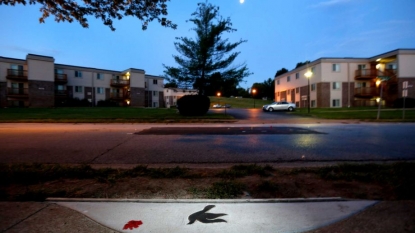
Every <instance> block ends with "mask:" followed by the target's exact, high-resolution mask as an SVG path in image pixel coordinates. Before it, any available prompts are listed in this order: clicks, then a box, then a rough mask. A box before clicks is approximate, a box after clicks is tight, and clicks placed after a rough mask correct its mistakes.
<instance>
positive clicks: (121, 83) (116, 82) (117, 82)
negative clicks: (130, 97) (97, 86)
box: [111, 79, 130, 87]
mask: <svg viewBox="0 0 415 233" xmlns="http://www.w3.org/2000/svg"><path fill="white" fill-rule="evenodd" d="M129 85H130V80H129V79H111V86H112V87H127V86H129Z"/></svg>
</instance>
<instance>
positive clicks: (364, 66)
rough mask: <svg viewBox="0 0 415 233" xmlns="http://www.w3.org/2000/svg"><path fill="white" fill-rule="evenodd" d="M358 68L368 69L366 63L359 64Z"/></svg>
mask: <svg viewBox="0 0 415 233" xmlns="http://www.w3.org/2000/svg"><path fill="white" fill-rule="evenodd" d="M357 69H358V70H364V69H366V65H365V64H360V65H357Z"/></svg>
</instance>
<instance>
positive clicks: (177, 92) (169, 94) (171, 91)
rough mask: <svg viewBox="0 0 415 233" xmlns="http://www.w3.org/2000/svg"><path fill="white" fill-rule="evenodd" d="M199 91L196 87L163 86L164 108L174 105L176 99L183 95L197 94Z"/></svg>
mask: <svg viewBox="0 0 415 233" xmlns="http://www.w3.org/2000/svg"><path fill="white" fill-rule="evenodd" d="M198 93H199V91H198V90H196V89H184V88H174V87H168V88H164V98H165V104H166V108H170V107H172V106H176V104H177V100H179V99H180V98H181V97H182V96H185V95H197V94H198Z"/></svg>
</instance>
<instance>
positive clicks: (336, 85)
mask: <svg viewBox="0 0 415 233" xmlns="http://www.w3.org/2000/svg"><path fill="white" fill-rule="evenodd" d="M338 89H340V82H333V90H338Z"/></svg>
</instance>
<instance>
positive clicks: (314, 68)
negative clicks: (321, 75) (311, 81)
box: [311, 66, 316, 74]
mask: <svg viewBox="0 0 415 233" xmlns="http://www.w3.org/2000/svg"><path fill="white" fill-rule="evenodd" d="M315 71H316V67H315V66H313V67H311V73H313V74H314V72H315Z"/></svg>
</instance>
